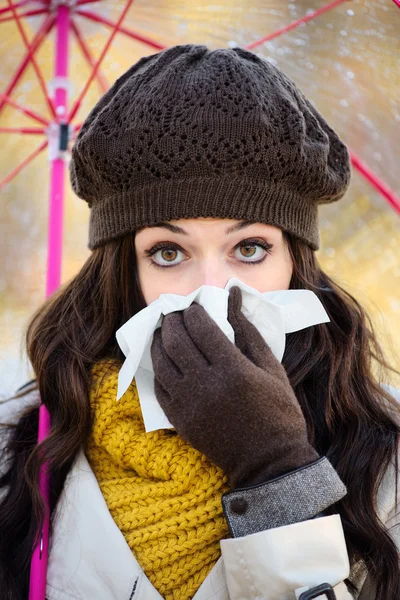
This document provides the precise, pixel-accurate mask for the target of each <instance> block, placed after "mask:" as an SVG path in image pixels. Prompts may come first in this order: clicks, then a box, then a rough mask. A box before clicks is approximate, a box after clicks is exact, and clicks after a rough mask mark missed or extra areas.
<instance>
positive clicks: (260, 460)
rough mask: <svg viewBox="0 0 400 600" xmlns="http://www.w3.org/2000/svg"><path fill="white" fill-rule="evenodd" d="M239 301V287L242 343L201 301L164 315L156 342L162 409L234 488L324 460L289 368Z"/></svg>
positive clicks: (233, 309)
mask: <svg viewBox="0 0 400 600" xmlns="http://www.w3.org/2000/svg"><path fill="white" fill-rule="evenodd" d="M241 302H242V297H241V291H240V288H238V287H233V288H232V289H231V291H230V295H229V300H228V320H229V322H230V323H231V325H232V327H233V329H234V331H235V342H236V344H237V346H238V347H237V346H236V345H234V344H232V342H231V341H230V340H229V339H228V338H227V336H226V335H225V334H224V333H223V332H222V331H221V329H220V328H219V327H218V325H217V324H216V323H215V322H214V321H213V319H211V317H210V316H209V315H208V314H207V312H206V311H205V310H204V308H203V307H202V306H200V305H198V304H192V305H191V306H189V307H188V308H187V309H185V310H184V311H182V312H175V313H170V314H169V315H166V316H165V317H164V319H163V322H162V326H161V327H160V328H159V329H157V330H156V331H155V332H154V338H153V342H152V346H151V356H152V361H153V367H154V374H155V393H156V397H157V400H158V401H159V403H160V405H161V408H162V409H163V411H164V412H165V414H166V415H167V417H168V419H169V421H170V422H171V423H172V425H173V426H174V428H175V429H176V431H177V433H178V434H179V435H180V436H181V437H182V438H183V439H185V440H186V441H188V442H189V443H190V444H191V445H192V446H193V447H194V448H196V449H197V450H199V451H200V452H201V453H202V454H205V456H207V458H208V459H209V460H210V461H211V462H213V463H214V464H216V465H217V466H219V467H221V468H222V470H223V471H224V472H225V474H226V475H227V477H228V480H229V483H230V485H231V486H232V487H246V486H248V485H253V484H257V483H263V482H266V481H268V480H269V479H272V478H274V477H277V476H278V475H283V474H284V473H287V472H288V471H292V470H294V469H296V468H298V467H301V466H303V465H306V464H309V463H311V462H313V461H315V460H317V459H318V458H319V455H318V454H317V452H316V450H315V449H314V448H313V447H312V446H311V445H310V444H309V442H308V439H307V429H306V423H305V420H304V416H303V413H302V411H301V408H300V405H299V403H298V401H297V399H296V396H295V394H294V391H293V389H292V387H291V385H290V383H289V380H288V377H287V375H286V372H285V369H284V368H283V366H282V365H281V364H280V362H279V361H278V360H277V359H276V358H275V356H274V355H273V353H272V351H271V349H270V348H269V346H268V345H267V344H266V343H265V341H264V339H263V338H262V336H261V334H260V333H259V332H258V331H257V329H256V328H255V327H254V326H253V325H252V324H251V323H250V322H249V321H248V320H247V319H246V318H245V317H244V315H243V314H242V312H241Z"/></svg>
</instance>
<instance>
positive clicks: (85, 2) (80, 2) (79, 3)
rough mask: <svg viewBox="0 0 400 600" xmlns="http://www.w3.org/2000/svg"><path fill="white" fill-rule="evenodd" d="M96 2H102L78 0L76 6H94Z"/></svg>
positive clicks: (98, 0) (97, 0)
mask: <svg viewBox="0 0 400 600" xmlns="http://www.w3.org/2000/svg"><path fill="white" fill-rule="evenodd" d="M94 2H100V0H78V2H77V3H76V4H75V6H82V4H93V3H94Z"/></svg>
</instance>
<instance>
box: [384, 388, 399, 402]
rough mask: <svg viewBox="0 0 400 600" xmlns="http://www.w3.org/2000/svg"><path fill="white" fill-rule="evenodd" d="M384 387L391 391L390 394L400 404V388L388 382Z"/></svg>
mask: <svg viewBox="0 0 400 600" xmlns="http://www.w3.org/2000/svg"><path fill="white" fill-rule="evenodd" d="M382 387H383V388H385V389H386V390H387V391H388V392H389V394H391V395H392V396H393V398H395V399H396V400H397V402H398V403H399V404H400V388H397V387H394V385H390V384H387V383H385V384H383V385H382Z"/></svg>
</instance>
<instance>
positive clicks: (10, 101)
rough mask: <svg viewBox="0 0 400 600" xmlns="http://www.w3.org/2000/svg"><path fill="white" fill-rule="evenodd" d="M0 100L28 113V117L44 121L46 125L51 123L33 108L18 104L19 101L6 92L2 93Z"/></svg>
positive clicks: (40, 121)
mask: <svg viewBox="0 0 400 600" xmlns="http://www.w3.org/2000/svg"><path fill="white" fill-rule="evenodd" d="M0 101H2V102H6V103H7V104H10V106H13V107H14V108H16V109H17V110H19V111H21V112H23V113H24V114H25V115H28V117H31V118H32V119H35V121H39V123H42V124H43V125H46V126H47V125H49V122H50V121H48V120H47V119H45V118H44V117H41V116H40V115H38V114H37V113H36V112H34V111H33V110H31V109H30V108H25V107H24V106H21V104H18V102H15V101H14V100H13V99H12V98H10V97H9V96H6V95H5V94H1V93H0Z"/></svg>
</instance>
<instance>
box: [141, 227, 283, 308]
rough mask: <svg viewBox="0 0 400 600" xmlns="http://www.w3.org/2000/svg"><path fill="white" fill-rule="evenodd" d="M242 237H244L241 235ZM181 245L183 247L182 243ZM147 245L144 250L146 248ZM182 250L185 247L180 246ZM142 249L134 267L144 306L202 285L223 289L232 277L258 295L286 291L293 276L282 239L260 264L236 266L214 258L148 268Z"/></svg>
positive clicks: (214, 256)
mask: <svg viewBox="0 0 400 600" xmlns="http://www.w3.org/2000/svg"><path fill="white" fill-rule="evenodd" d="M244 237H245V236H244ZM181 245H182V244H181ZM148 247H149V245H148V244H147V245H146V246H145V248H148ZM183 247H184V245H183ZM143 249H144V248H143V247H142V244H140V249H139V248H136V251H137V268H138V274H139V281H140V286H141V289H142V293H143V296H144V299H145V301H146V304H147V305H149V304H151V302H154V301H155V300H157V298H159V296H160V294H182V295H184V296H186V295H187V294H190V293H191V292H193V291H194V290H195V289H197V288H198V287H200V286H201V285H214V286H217V287H222V288H223V287H225V285H226V283H227V282H228V281H229V279H231V278H232V277H237V278H238V279H240V280H241V281H243V283H245V284H247V285H249V286H251V287H253V288H255V289H256V290H258V291H259V292H261V293H263V292H270V291H276V290H287V289H289V285H290V280H291V276H292V271H293V267H292V262H291V258H290V254H289V250H288V248H287V247H286V245H285V244H284V241H283V238H281V239H280V241H279V243H278V244H276V243H274V247H273V249H272V251H271V254H268V255H267V257H266V259H265V260H264V262H263V263H262V264H261V265H246V264H240V263H239V261H238V262H237V263H236V264H235V263H234V262H233V261H232V260H224V259H221V258H219V257H218V254H217V252H215V255H212V253H211V256H208V257H207V259H203V260H198V261H196V260H192V259H191V260H190V261H188V262H184V263H183V265H182V266H180V267H168V268H166V269H158V268H157V267H153V266H150V264H149V261H150V259H149V258H148V257H143V254H144V253H143Z"/></svg>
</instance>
